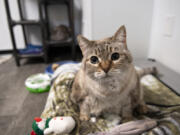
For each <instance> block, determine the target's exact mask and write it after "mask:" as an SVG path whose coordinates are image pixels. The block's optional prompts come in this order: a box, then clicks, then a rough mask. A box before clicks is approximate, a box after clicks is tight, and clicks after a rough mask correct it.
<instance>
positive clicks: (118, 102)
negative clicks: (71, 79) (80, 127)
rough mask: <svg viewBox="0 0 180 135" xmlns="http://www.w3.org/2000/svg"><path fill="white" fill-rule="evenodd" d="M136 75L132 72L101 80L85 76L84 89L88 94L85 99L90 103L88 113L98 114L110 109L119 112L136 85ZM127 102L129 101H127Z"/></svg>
mask: <svg viewBox="0 0 180 135" xmlns="http://www.w3.org/2000/svg"><path fill="white" fill-rule="evenodd" d="M135 78H136V76H135V74H134V73H132V72H131V74H128V72H127V73H126V74H125V76H124V77H122V76H118V75H116V76H112V77H109V78H105V79H103V80H102V81H96V80H92V79H90V78H88V77H87V78H86V82H88V83H87V84H86V89H87V91H88V92H89V95H88V96H87V97H86V100H89V101H88V102H89V103H90V108H91V109H90V113H92V114H98V113H101V112H102V111H103V112H108V111H111V113H112V112H113V113H120V111H121V108H122V106H124V105H126V104H127V103H128V102H129V101H128V100H130V97H129V93H130V92H131V90H133V89H134V88H135V87H136V81H137V80H136V79H135ZM129 83H130V84H131V85H128V84H129ZM127 101H128V102H127ZM128 104H129V103H128Z"/></svg>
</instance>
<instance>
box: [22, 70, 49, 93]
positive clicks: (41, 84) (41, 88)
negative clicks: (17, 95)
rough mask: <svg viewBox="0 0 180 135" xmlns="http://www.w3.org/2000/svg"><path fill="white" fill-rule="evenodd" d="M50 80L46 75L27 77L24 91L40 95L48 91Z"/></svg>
mask: <svg viewBox="0 0 180 135" xmlns="http://www.w3.org/2000/svg"><path fill="white" fill-rule="evenodd" d="M50 84H51V78H50V76H49V75H47V74H42V73H39V74H35V75H32V76H30V77H28V78H27V79H26V81H25V85H26V89H27V90H28V91H30V92H34V93H42V92H46V91H49V89H50Z"/></svg>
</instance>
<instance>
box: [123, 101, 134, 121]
mask: <svg viewBox="0 0 180 135" xmlns="http://www.w3.org/2000/svg"><path fill="white" fill-rule="evenodd" d="M132 111H133V108H132V105H131V103H130V102H128V101H127V104H125V105H124V106H123V107H122V119H123V122H128V121H131V120H133V114H132Z"/></svg>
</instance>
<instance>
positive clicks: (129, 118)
mask: <svg viewBox="0 0 180 135" xmlns="http://www.w3.org/2000/svg"><path fill="white" fill-rule="evenodd" d="M133 120H135V118H134V117H133V116H127V117H123V119H122V123H125V122H129V121H133Z"/></svg>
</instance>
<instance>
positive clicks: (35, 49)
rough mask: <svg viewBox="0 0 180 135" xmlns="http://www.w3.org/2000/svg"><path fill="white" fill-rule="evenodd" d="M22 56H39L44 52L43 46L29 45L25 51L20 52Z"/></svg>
mask: <svg viewBox="0 0 180 135" xmlns="http://www.w3.org/2000/svg"><path fill="white" fill-rule="evenodd" d="M18 51H19V53H20V54H39V53H41V52H42V46H37V45H32V44H28V45H27V47H26V48H25V49H19V50H18Z"/></svg>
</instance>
